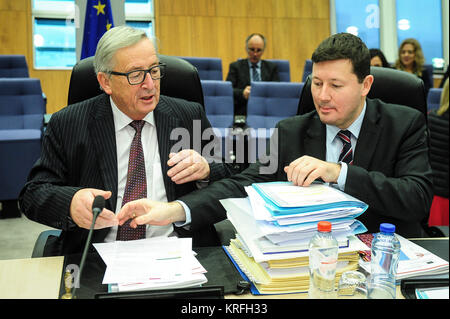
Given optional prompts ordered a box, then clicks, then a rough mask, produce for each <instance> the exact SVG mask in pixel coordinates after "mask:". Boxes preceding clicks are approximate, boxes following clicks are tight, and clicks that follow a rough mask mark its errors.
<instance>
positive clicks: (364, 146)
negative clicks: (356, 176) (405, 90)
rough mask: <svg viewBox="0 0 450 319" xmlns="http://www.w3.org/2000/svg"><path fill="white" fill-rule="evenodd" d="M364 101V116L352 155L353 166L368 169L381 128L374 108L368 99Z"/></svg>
mask: <svg viewBox="0 0 450 319" xmlns="http://www.w3.org/2000/svg"><path fill="white" fill-rule="evenodd" d="M366 101H367V104H366V114H365V115H364V120H363V123H362V126H361V131H360V133H359V137H358V142H357V144H356V148H355V153H354V155H353V164H354V165H358V166H361V167H370V165H369V164H370V161H371V159H372V158H373V155H374V152H375V149H376V147H377V144H378V141H379V138H380V132H381V130H382V127H381V126H380V125H379V124H378V118H379V116H378V113H377V111H376V106H375V105H373V103H372V101H370V100H369V99H367V100H366Z"/></svg>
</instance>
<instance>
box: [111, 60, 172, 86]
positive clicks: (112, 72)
mask: <svg viewBox="0 0 450 319" xmlns="http://www.w3.org/2000/svg"><path fill="white" fill-rule="evenodd" d="M166 65H167V64H165V63H162V62H159V63H158V64H157V65H154V66H152V67H150V68H149V69H148V70H133V71H130V72H126V73H123V72H117V71H107V72H105V73H108V74H112V75H121V76H126V77H127V81H128V84H130V85H139V84H141V83H142V82H144V81H145V77H146V76H147V73H148V74H150V78H151V79H152V80H159V79H161V78H162V77H164V71H163V70H164V67H165V66H166ZM156 67H158V68H159V69H160V77H159V78H157V79H154V78H153V77H152V75H151V73H150V71H151V70H152V69H154V68H156ZM140 71H143V72H144V76H143V77H142V81H141V82H139V83H131V82H130V78H129V75H130V74H131V73H133V72H140Z"/></svg>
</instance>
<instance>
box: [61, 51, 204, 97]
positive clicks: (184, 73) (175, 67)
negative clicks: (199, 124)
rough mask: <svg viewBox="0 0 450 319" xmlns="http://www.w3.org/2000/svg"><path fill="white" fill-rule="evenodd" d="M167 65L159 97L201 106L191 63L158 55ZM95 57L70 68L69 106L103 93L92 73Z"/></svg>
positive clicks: (196, 76) (194, 71) (199, 84)
mask: <svg viewBox="0 0 450 319" xmlns="http://www.w3.org/2000/svg"><path fill="white" fill-rule="evenodd" d="M159 59H160V62H162V63H165V64H166V68H165V74H164V77H163V78H162V79H161V94H163V95H167V96H171V97H177V98H181V99H185V100H188V101H192V102H198V103H200V104H201V105H204V102H203V92H202V86H201V83H200V78H199V76H198V72H197V70H196V69H195V67H193V66H192V65H191V64H190V63H188V62H187V61H185V60H183V59H180V58H178V57H174V56H168V55H162V54H160V55H159ZM93 62H94V57H89V58H86V59H83V60H80V61H79V62H78V63H77V64H75V66H74V67H73V69H72V74H71V76H70V83H69V98H68V104H73V103H76V102H80V101H83V100H87V99H89V98H91V97H94V96H97V95H99V94H101V93H102V90H101V89H100V85H99V84H98V81H97V76H96V75H95V71H94V65H93Z"/></svg>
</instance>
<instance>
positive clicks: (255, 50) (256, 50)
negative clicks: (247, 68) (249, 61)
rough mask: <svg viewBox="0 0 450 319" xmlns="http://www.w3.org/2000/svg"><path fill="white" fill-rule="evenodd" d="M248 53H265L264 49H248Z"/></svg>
mask: <svg viewBox="0 0 450 319" xmlns="http://www.w3.org/2000/svg"><path fill="white" fill-rule="evenodd" d="M247 51H251V52H255V53H260V52H263V51H264V49H261V48H247Z"/></svg>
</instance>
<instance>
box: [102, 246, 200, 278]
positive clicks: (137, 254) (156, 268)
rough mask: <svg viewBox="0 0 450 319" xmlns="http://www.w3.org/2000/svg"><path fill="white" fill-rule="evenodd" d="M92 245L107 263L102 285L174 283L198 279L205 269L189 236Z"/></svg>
mask: <svg viewBox="0 0 450 319" xmlns="http://www.w3.org/2000/svg"><path fill="white" fill-rule="evenodd" d="M94 247H95V248H96V249H97V251H98V252H99V254H100V256H101V257H102V259H103V260H104V262H105V264H106V266H107V267H106V271H105V275H104V278H103V282H102V283H103V284H122V285H123V284H125V285H128V286H129V285H130V283H131V284H135V283H140V284H142V283H154V285H155V286H164V283H170V284H171V285H174V284H181V283H183V282H184V283H187V282H191V281H195V282H198V281H199V280H198V279H199V275H202V274H203V273H205V272H206V270H205V269H204V268H203V267H202V266H201V264H200V263H199V262H198V260H197V259H196V258H195V256H194V253H193V251H192V239H191V238H177V237H156V238H147V239H141V240H133V241H115V242H111V243H97V244H94ZM194 275H195V276H194ZM193 276H194V277H195V279H197V280H193V278H192V277H193ZM200 277H201V280H200V281H203V282H205V281H206V280H205V279H206V277H204V276H203V277H204V278H203V277H202V276H200Z"/></svg>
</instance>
